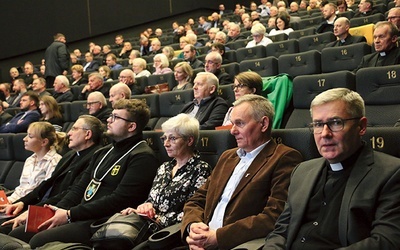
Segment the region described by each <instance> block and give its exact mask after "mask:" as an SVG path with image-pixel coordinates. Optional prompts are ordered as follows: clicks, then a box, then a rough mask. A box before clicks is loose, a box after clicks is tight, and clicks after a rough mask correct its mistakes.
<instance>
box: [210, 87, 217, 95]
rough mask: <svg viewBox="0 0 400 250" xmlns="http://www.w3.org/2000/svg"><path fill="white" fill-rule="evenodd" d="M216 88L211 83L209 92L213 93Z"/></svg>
mask: <svg viewBox="0 0 400 250" xmlns="http://www.w3.org/2000/svg"><path fill="white" fill-rule="evenodd" d="M216 90H217V87H216V86H215V85H212V86H211V87H210V94H213V93H214V92H215V91H216Z"/></svg>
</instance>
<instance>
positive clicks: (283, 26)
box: [269, 12, 293, 36]
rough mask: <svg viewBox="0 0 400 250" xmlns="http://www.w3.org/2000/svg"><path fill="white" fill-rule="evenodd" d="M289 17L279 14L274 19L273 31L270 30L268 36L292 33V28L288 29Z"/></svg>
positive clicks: (282, 13)
mask: <svg viewBox="0 0 400 250" xmlns="http://www.w3.org/2000/svg"><path fill="white" fill-rule="evenodd" d="M289 22H290V16H289V15H288V14H286V13H284V12H281V13H279V15H278V17H277V18H276V19H275V27H276V28H275V29H272V30H271V31H270V32H269V35H270V36H274V35H278V34H282V33H285V34H286V35H289V33H290V32H292V31H293V29H292V28H290V27H289V26H290V24H289Z"/></svg>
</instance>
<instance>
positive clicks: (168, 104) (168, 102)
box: [154, 89, 194, 129]
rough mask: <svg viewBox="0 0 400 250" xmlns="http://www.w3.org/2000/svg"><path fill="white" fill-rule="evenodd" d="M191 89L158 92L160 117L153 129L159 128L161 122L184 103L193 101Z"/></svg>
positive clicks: (180, 108) (175, 113)
mask: <svg viewBox="0 0 400 250" xmlns="http://www.w3.org/2000/svg"><path fill="white" fill-rule="evenodd" d="M193 98H194V97H193V89H188V90H179V91H169V92H164V93H161V94H160V119H159V120H158V121H157V123H156V126H155V128H154V129H161V124H162V123H163V122H165V121H166V120H168V118H170V117H173V116H176V115H177V114H179V112H180V111H181V110H182V108H183V106H185V104H186V103H188V102H192V101H193Z"/></svg>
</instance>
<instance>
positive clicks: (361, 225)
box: [264, 88, 400, 250]
mask: <svg viewBox="0 0 400 250" xmlns="http://www.w3.org/2000/svg"><path fill="white" fill-rule="evenodd" d="M311 114H312V115H311V116H312V121H313V122H312V123H311V125H310V127H311V128H312V130H313V133H314V139H315V143H316V145H317V148H318V151H319V153H320V154H321V155H322V158H318V159H313V160H310V161H307V162H303V163H301V164H300V165H299V166H297V167H296V168H295V170H294V171H293V173H292V177H291V180H290V187H289V195H288V200H287V203H286V205H285V210H284V211H283V213H282V214H281V215H280V216H279V219H278V220H277V223H276V226H275V230H274V231H273V232H272V233H271V234H270V235H269V236H268V237H267V241H266V243H265V246H264V250H267V249H275V250H276V249H299V248H302V249H369V250H381V249H398V246H399V245H400V185H399V183H400V159H398V158H395V157H392V156H389V155H386V154H384V153H380V152H374V151H373V150H372V149H370V148H369V147H367V146H366V144H365V143H364V142H363V141H362V138H361V137H362V136H363V135H364V134H365V132H366V129H367V118H366V117H365V107H364V102H363V100H362V98H361V96H360V95H359V94H358V93H356V92H354V91H351V90H349V89H345V88H337V89H330V90H327V91H325V92H323V93H321V94H319V95H318V96H317V97H315V98H314V100H313V101H312V103H311Z"/></svg>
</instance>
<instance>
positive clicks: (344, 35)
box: [326, 17, 367, 47]
mask: <svg viewBox="0 0 400 250" xmlns="http://www.w3.org/2000/svg"><path fill="white" fill-rule="evenodd" d="M349 29H350V21H349V19H347V18H346V17H339V18H338V19H336V21H335V23H334V27H333V34H335V36H336V37H337V40H336V41H334V42H331V43H328V44H327V45H326V47H338V46H345V45H350V44H354V43H361V42H367V40H366V39H365V37H364V36H352V35H350V33H349Z"/></svg>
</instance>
